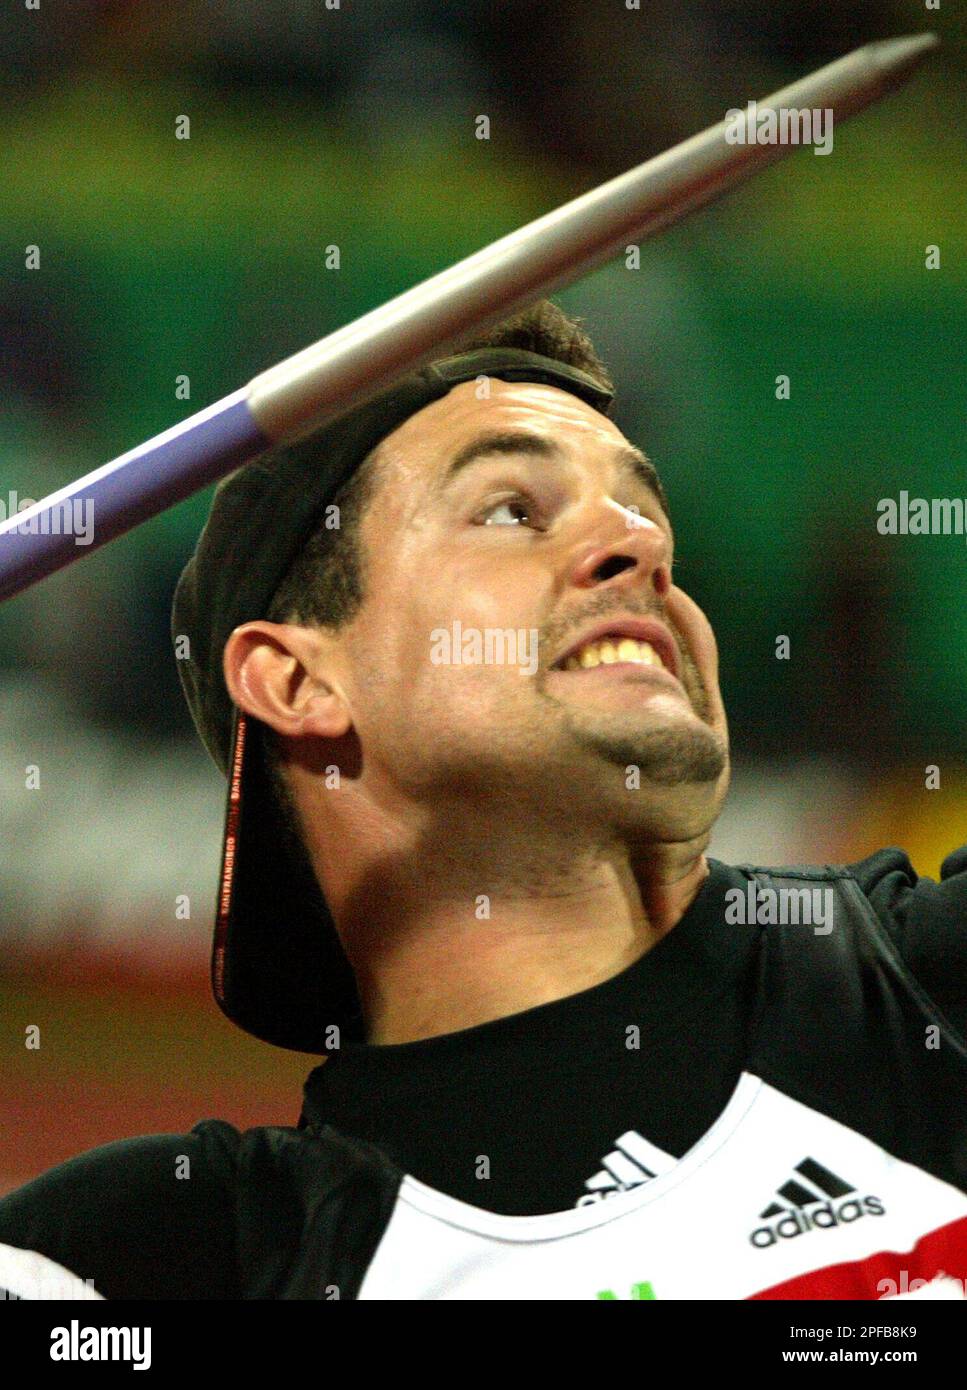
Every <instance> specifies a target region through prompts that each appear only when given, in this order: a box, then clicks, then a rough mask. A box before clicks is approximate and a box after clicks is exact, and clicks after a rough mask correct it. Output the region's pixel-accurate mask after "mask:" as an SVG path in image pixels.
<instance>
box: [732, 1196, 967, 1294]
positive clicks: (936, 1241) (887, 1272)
mask: <svg viewBox="0 0 967 1390" xmlns="http://www.w3.org/2000/svg"><path fill="white" fill-rule="evenodd" d="M797 1238H798V1237H797ZM942 1275H947V1276H948V1277H950V1278H953V1279H958V1280H960V1283H961V1287H962V1288H964V1287H967V1216H965V1217H961V1218H960V1220H959V1221H951V1222H950V1224H949V1225H947V1226H939V1227H938V1228H937V1230H935V1231H930V1232H928V1233H927V1235H925V1236H922V1237H921V1238H920V1240H918V1241H917V1243H916V1245H915V1246H914V1247H913V1249H912V1250H909V1251H896V1250H881V1251H880V1252H879V1253H878V1254H876V1255H867V1256H866V1258H865V1259H862V1260H851V1261H849V1262H847V1263H844V1264H838V1265H826V1267H825V1268H823V1269H813V1270H810V1271H809V1273H808V1274H797V1275H796V1277H795V1279H786V1280H785V1281H784V1282H783V1283H781V1284H773V1285H772V1287H771V1288H769V1289H763V1290H762V1292H761V1293H754V1294H751V1295H750V1300H751V1299H757V1298H858V1299H879V1298H883V1297H884V1296H886V1295H889V1294H893V1293H907V1292H912V1290H911V1289H910V1285H911V1284H912V1283H913V1281H914V1280H915V1279H923V1280H925V1281H926V1282H928V1283H929V1282H930V1281H931V1280H933V1279H939V1278H940V1277H941V1276H942ZM881 1286H882V1287H881ZM918 1287H920V1288H922V1287H923V1286H922V1285H918Z"/></svg>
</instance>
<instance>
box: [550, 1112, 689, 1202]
mask: <svg viewBox="0 0 967 1390" xmlns="http://www.w3.org/2000/svg"><path fill="white" fill-rule="evenodd" d="M677 1161H678V1160H677V1159H676V1158H674V1157H673V1155H672V1154H669V1153H665V1151H664V1149H659V1148H658V1147H657V1146H656V1145H655V1144H652V1143H651V1142H650V1141H649V1140H648V1139H646V1138H645V1137H644V1135H641V1134H639V1133H638V1131H637V1130H634V1129H629V1130H626V1131H625V1133H624V1134H621V1135H619V1136H618V1138H617V1139H616V1140H615V1141H614V1148H613V1149H612V1150H611V1152H610V1153H608V1154H605V1156H604V1158H603V1159H602V1160H601V1162H602V1164H603V1165H604V1166H603V1167H602V1168H601V1170H600V1172H598V1173H595V1175H594V1177H593V1178H588V1180H587V1182H586V1183H585V1184H584V1186H585V1187H586V1188H587V1189H588V1190H587V1192H586V1193H585V1194H584V1196H583V1197H579V1198H578V1199H577V1201H576V1202H575V1204H574V1205H575V1206H576V1207H589V1206H592V1205H593V1204H594V1203H595V1202H601V1201H603V1200H604V1198H605V1197H614V1196H615V1195H616V1194H617V1193H619V1192H627V1191H628V1190H629V1189H630V1188H632V1187H640V1186H641V1184H642V1183H643V1182H650V1181H651V1179H652V1178H656V1177H658V1176H659V1174H661V1173H667V1172H668V1170H669V1169H670V1168H674V1166H675V1164H676V1162H677Z"/></svg>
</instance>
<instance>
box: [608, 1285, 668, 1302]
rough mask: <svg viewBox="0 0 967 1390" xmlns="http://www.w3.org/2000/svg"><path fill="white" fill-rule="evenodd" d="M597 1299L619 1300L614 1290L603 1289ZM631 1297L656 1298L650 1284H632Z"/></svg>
mask: <svg viewBox="0 0 967 1390" xmlns="http://www.w3.org/2000/svg"><path fill="white" fill-rule="evenodd" d="M596 1297H597V1298H614V1299H617V1297H618V1295H617V1294H616V1293H615V1292H614V1290H613V1289H602V1290H601V1292H600V1293H599V1294H597V1295H596ZM631 1297H632V1298H654V1297H655V1290H654V1289H653V1288H652V1287H651V1285H650V1284H632V1286H631Z"/></svg>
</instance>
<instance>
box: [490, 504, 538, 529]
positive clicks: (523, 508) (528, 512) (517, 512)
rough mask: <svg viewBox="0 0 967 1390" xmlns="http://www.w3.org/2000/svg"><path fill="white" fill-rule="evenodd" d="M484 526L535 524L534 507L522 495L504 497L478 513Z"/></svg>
mask: <svg viewBox="0 0 967 1390" xmlns="http://www.w3.org/2000/svg"><path fill="white" fill-rule="evenodd" d="M480 518H481V520H482V521H483V524H484V525H485V526H536V519H535V513H534V509H533V507H532V505H531V503H530V502H528V501H527V500H526V498H523V497H505V498H504V499H503V500H502V501H500V502H492V503H491V504H490V506H489V507H485V508H484V510H483V511H482V512H481V513H480Z"/></svg>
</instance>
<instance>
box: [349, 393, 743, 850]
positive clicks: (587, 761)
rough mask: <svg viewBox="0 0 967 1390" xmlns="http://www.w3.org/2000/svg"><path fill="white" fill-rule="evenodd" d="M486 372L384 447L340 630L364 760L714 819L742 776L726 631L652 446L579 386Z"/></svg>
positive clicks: (523, 803)
mask: <svg viewBox="0 0 967 1390" xmlns="http://www.w3.org/2000/svg"><path fill="white" fill-rule="evenodd" d="M488 388H489V393H490V394H489V396H484V397H482V398H481V396H480V393H479V388H478V386H477V384H476V383H475V382H466V383H463V384H462V385H460V386H457V387H455V388H454V389H453V390H451V391H450V392H449V393H448V395H446V396H445V397H444V398H443V399H441V400H439V401H436V402H434V403H433V404H432V405H429V406H427V407H425V408H424V409H423V410H421V411H419V412H418V413H417V414H416V415H414V416H412V417H411V418H410V419H409V420H407V421H406V422H405V423H404V424H403V425H401V426H400V427H399V428H398V429H397V430H395V431H394V432H393V433H392V434H391V435H389V436H388V437H387V439H386V440H385V441H384V442H383V444H382V446H381V448H380V451H379V458H378V464H377V467H378V474H377V483H376V487H375V490H374V493H373V497H372V500H371V501H370V503H369V506H368V508H367V511H366V514H365V516H364V518H363V522H362V526H361V537H360V541H361V545H362V547H363V553H364V557H365V599H364V602H363V605H362V607H361V609H360V611H359V612H358V613H357V615H356V616H355V618H354V619H353V620H352V621H351V622H350V623H348V624H347V625H346V626H345V627H344V628H343V629H342V630H341V633H340V638H341V649H342V655H343V661H341V662H340V665H341V666H343V671H342V684H343V688H344V690H345V692H346V696H347V698H348V700H349V702H350V705H351V711H352V717H353V725H354V727H355V730H356V733H357V734H358V736H359V739H360V741H361V745H362V755H363V765H364V768H366V767H367V765H368V768H369V770H370V771H371V772H372V773H373V774H374V775H375V776H376V777H378V779H379V781H380V783H381V785H383V786H384V787H385V788H386V790H387V791H388V792H391V793H392V792H396V793H402V794H403V795H404V796H407V797H410V798H413V799H415V800H416V801H418V802H419V801H422V802H424V803H425V804H426V805H427V806H428V807H429V806H431V805H435V806H439V805H441V804H446V801H447V800H448V799H449V800H451V801H452V800H453V799H454V798H461V799H466V798H475V799H483V800H484V801H490V802H491V804H492V805H494V806H495V807H496V806H500V807H502V808H504V809H505V810H506V811H507V813H508V814H510V815H512V814H513V813H514V811H515V810H516V811H520V810H521V809H522V808H526V809H527V810H528V813H532V814H541V813H543V814H547V813H548V812H549V811H552V812H553V814H555V815H559V816H562V817H565V818H566V819H567V820H568V822H569V823H570V824H572V825H574V826H575V827H577V826H578V825H579V824H580V823H582V822H585V823H587V822H593V821H596V822H599V823H601V824H604V825H609V826H612V827H614V828H616V829H617V828H618V827H619V826H625V827H627V828H628V829H633V830H635V831H638V832H641V831H642V830H651V831H652V832H657V833H664V832H667V833H668V834H669V835H672V836H679V835H680V836H682V837H683V838H684V837H689V836H690V835H692V834H698V833H701V832H702V831H703V830H704V829H706V828H707V825H708V824H711V820H713V819H714V817H715V815H716V814H717V812H718V807H719V805H720V803H721V800H722V798H723V796H724V793H725V788H726V784H727V777H728V771H727V761H728V758H727V734H726V725H725V715H724V711H723V709H722V703H721V698H720V695H719V689H718V677H717V658H716V650H715V642H714V638H713V635H712V631H711V628H710V627H709V625H708V622H707V621H706V619H705V618H704V616H703V615H702V614H701V612H700V611H699V609H698V608H697V606H696V605H695V604H694V603H692V601H691V600H690V599H688V598H687V597H686V596H685V595H684V594H683V593H682V592H681V591H680V590H678V589H677V588H676V587H675V586H674V585H672V583H671V574H670V571H671V565H672V546H673V540H672V533H671V527H670V524H669V521H668V519H667V517H666V516H665V513H664V511H663V510H662V507H661V503H660V501H659V498H658V496H657V494H656V492H655V491H654V489H653V488H652V487H651V486H649V483H648V472H649V466H648V465H647V464H644V466H641V465H640V464H636V461H635V459H634V454H635V453H636V452H637V451H635V450H633V449H632V446H631V445H629V443H628V441H627V440H626V439H625V438H624V436H623V435H622V434H621V432H620V430H618V428H617V427H616V426H615V425H614V424H612V423H611V422H610V421H609V420H608V419H607V418H606V417H605V416H603V415H601V414H599V413H598V412H597V411H596V410H594V409H593V408H592V407H591V406H589V405H586V404H584V402H582V401H580V400H579V399H578V398H577V397H576V396H572V395H570V394H569V393H567V392H565V391H562V390H558V389H557V388H555V387H550V386H542V385H537V384H529V383H526V382H525V383H507V382H503V381H499V380H494V379H491V380H490V381H489V382H488ZM515 440H516V442H515ZM639 458H640V456H639ZM593 639H598V640H597V641H595V640H593ZM629 641H630V642H631V644H632V645H630V646H629V645H623V646H622V645H621V643H622V642H624V643H626V644H627V643H628V642H629ZM603 642H608V643H609V644H610V647H609V646H605V645H602V643H603ZM602 658H603V660H602ZM635 770H637V771H635Z"/></svg>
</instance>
